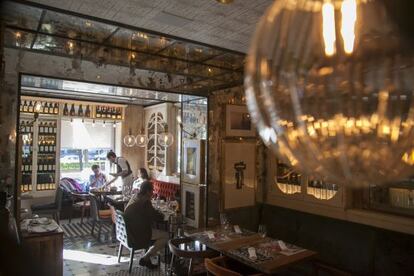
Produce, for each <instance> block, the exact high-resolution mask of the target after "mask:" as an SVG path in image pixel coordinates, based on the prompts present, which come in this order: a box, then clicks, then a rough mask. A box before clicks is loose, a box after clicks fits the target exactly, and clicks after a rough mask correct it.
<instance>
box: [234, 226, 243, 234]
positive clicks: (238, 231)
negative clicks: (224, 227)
mask: <svg viewBox="0 0 414 276" xmlns="http://www.w3.org/2000/svg"><path fill="white" fill-rule="evenodd" d="M234 232H236V233H237V234H241V233H242V231H241V230H240V227H239V226H238V225H234Z"/></svg>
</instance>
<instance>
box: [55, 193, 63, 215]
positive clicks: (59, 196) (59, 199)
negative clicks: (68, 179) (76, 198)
mask: <svg viewBox="0 0 414 276" xmlns="http://www.w3.org/2000/svg"><path fill="white" fill-rule="evenodd" d="M62 200H63V190H62V188H60V187H58V188H57V189H56V194H55V205H56V208H57V210H58V211H59V212H60V210H61V209H62Z"/></svg>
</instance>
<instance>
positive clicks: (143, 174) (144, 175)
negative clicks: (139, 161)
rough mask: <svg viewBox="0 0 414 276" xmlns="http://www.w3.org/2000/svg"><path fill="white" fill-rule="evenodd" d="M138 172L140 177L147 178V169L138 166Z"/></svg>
mask: <svg viewBox="0 0 414 276" xmlns="http://www.w3.org/2000/svg"><path fill="white" fill-rule="evenodd" d="M139 174H140V175H141V178H142V179H146V180H148V179H149V175H148V172H147V170H146V169H145V168H140V169H139Z"/></svg>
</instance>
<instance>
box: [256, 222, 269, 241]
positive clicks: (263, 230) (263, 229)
mask: <svg viewBox="0 0 414 276" xmlns="http://www.w3.org/2000/svg"><path fill="white" fill-rule="evenodd" d="M257 232H258V233H259V235H260V236H261V237H262V238H265V237H266V235H267V229H266V225H264V224H260V225H259V229H258V231H257Z"/></svg>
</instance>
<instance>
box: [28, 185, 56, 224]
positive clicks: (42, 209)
mask: <svg viewBox="0 0 414 276" xmlns="http://www.w3.org/2000/svg"><path fill="white" fill-rule="evenodd" d="M62 199H63V190H62V188H60V187H58V188H57V189H56V194H55V200H54V201H53V202H52V203H48V204H34V205H32V206H30V208H31V209H32V214H38V215H52V218H53V219H55V220H56V222H57V223H58V224H60V222H59V218H60V211H61V209H62Z"/></svg>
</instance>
